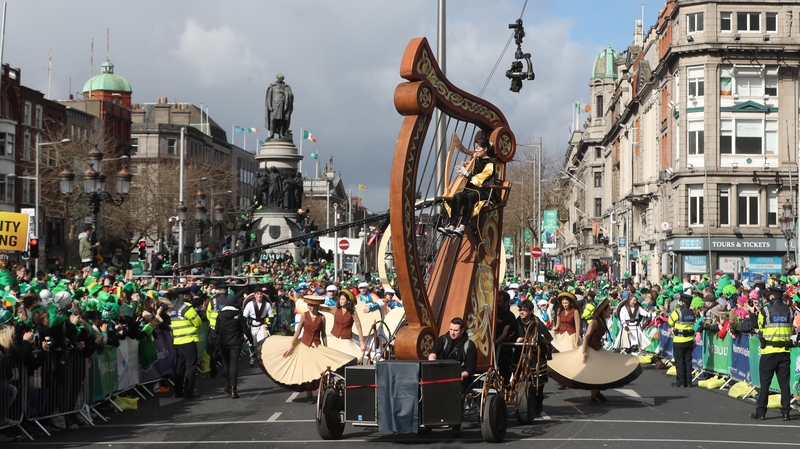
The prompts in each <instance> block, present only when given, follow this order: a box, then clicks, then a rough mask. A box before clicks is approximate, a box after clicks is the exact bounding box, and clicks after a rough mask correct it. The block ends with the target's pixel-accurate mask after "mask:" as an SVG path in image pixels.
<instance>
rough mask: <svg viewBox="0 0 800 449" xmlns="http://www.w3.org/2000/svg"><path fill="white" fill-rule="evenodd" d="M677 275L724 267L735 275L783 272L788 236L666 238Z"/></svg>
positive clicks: (695, 273)
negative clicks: (784, 237) (785, 238)
mask: <svg viewBox="0 0 800 449" xmlns="http://www.w3.org/2000/svg"><path fill="white" fill-rule="evenodd" d="M666 249H667V252H668V254H670V255H671V256H674V258H675V261H676V262H677V263H676V264H675V268H676V269H677V270H680V272H679V273H675V274H678V275H684V274H688V275H691V276H692V277H700V276H702V275H703V274H710V273H712V272H713V271H715V270H722V271H723V272H724V273H726V274H728V275H729V276H730V277H731V278H734V279H749V278H751V277H755V276H756V275H762V276H763V275H770V274H774V273H781V272H783V271H784V270H785V269H786V266H785V258H784V256H785V255H786V240H784V239H776V238H729V237H711V239H709V238H707V237H697V238H695V237H686V238H680V237H679V238H673V239H670V240H667V245H666Z"/></svg>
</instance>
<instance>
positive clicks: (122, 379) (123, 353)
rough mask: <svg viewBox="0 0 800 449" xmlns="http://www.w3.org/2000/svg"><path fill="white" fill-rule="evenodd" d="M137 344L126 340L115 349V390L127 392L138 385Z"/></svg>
mask: <svg viewBox="0 0 800 449" xmlns="http://www.w3.org/2000/svg"><path fill="white" fill-rule="evenodd" d="M139 371H141V370H140V366H139V342H138V341H136V340H132V339H130V338H126V339H124V340H120V342H119V348H117V389H118V390H127V389H128V388H130V387H132V386H134V385H136V384H138V383H139Z"/></svg>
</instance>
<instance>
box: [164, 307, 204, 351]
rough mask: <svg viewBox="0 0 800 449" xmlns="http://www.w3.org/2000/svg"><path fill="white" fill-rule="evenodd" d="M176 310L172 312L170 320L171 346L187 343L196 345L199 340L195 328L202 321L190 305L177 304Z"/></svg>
mask: <svg viewBox="0 0 800 449" xmlns="http://www.w3.org/2000/svg"><path fill="white" fill-rule="evenodd" d="M176 306H177V309H176V310H173V311H172V313H171V314H170V315H171V319H172V337H173V342H172V344H173V345H175V346H178V345H185V344H189V343H193V342H194V343H197V342H198V341H200V339H199V338H198V336H197V328H198V327H200V324H202V322H203V320H202V319H200V315H198V314H197V312H196V311H195V310H194V307H192V306H191V305H190V304H186V303H178V304H176Z"/></svg>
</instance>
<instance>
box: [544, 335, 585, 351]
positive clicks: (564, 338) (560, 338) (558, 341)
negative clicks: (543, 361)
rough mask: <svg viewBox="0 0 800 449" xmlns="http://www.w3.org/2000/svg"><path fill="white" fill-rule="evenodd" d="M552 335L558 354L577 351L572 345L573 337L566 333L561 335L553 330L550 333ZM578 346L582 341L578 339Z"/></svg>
mask: <svg viewBox="0 0 800 449" xmlns="http://www.w3.org/2000/svg"><path fill="white" fill-rule="evenodd" d="M550 335H552V336H553V341H552V344H553V347H554V348H555V349H556V350H558V352H567V351H572V350H573V349H575V346H574V345H573V343H572V338H573V336H572V335H570V334H568V333H566V332H563V333H560V334H559V333H558V332H556V331H553V330H551V331H550ZM578 344H580V339H578Z"/></svg>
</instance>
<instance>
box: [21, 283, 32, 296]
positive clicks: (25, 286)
mask: <svg viewBox="0 0 800 449" xmlns="http://www.w3.org/2000/svg"><path fill="white" fill-rule="evenodd" d="M30 289H31V284H27V283H22V284H20V285H19V294H20V295H24V294H25V293H28V291H30Z"/></svg>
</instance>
